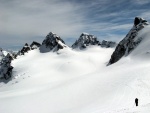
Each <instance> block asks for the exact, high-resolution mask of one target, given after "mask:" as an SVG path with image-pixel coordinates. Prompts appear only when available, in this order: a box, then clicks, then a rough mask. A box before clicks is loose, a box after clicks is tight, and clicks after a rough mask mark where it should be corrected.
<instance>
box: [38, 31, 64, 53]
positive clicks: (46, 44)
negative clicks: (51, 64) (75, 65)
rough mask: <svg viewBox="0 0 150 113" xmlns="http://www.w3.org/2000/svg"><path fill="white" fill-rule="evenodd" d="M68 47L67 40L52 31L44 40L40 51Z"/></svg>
mask: <svg viewBox="0 0 150 113" xmlns="http://www.w3.org/2000/svg"><path fill="white" fill-rule="evenodd" d="M65 47H67V46H66V45H65V42H64V41H63V40H62V39H61V38H60V37H59V36H57V35H56V34H54V33H52V32H50V33H49V34H48V35H47V36H46V38H45V40H44V41H43V42H42V45H41V47H40V52H42V53H43V52H49V51H58V50H59V49H63V48H65Z"/></svg>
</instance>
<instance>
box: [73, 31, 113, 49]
mask: <svg viewBox="0 0 150 113" xmlns="http://www.w3.org/2000/svg"><path fill="white" fill-rule="evenodd" d="M89 45H98V46H101V47H106V48H109V47H115V45H116V43H115V42H112V41H105V40H103V41H102V42H100V41H98V40H97V37H96V36H94V35H90V34H88V33H82V34H81V35H80V37H79V39H78V40H76V42H75V43H74V44H73V45H72V48H73V49H76V48H79V49H84V48H86V47H87V46H89Z"/></svg>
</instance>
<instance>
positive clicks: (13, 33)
mask: <svg viewBox="0 0 150 113" xmlns="http://www.w3.org/2000/svg"><path fill="white" fill-rule="evenodd" d="M149 5H150V4H149V2H148V0H143V1H139V0H115V1H113V2H112V0H92V1H91V0H0V14H1V15H0V26H1V27H0V39H1V41H0V45H1V46H3V45H13V44H14V45H15V44H16V45H19V44H24V43H25V42H29V43H30V42H32V41H33V40H36V41H39V42H42V40H43V39H44V38H45V36H46V35H47V34H48V33H49V32H50V31H53V32H55V33H56V34H58V35H60V36H61V37H62V38H63V39H64V40H65V41H68V40H69V41H72V42H69V41H68V42H69V43H73V41H74V40H76V39H77V38H78V37H79V36H80V34H81V33H82V32H88V33H90V34H94V35H96V36H97V37H98V38H99V39H100V40H102V39H107V40H108V39H111V40H116V41H119V40H121V39H122V38H123V36H125V35H126V34H127V33H128V31H129V30H130V29H131V27H132V26H133V21H134V17H136V16H141V17H144V18H145V19H150V18H149V17H150V16H149V15H150V14H149V13H148V12H149V10H150V8H149ZM15 40H16V41H15Z"/></svg>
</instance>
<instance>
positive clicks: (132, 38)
mask: <svg viewBox="0 0 150 113" xmlns="http://www.w3.org/2000/svg"><path fill="white" fill-rule="evenodd" d="M147 25H149V23H148V22H147V21H146V20H145V19H143V18H140V17H136V18H135V20H134V25H133V27H132V29H131V30H130V31H129V33H128V34H127V35H126V37H125V38H124V39H123V40H122V41H120V42H119V44H118V45H117V47H116V49H115V51H114V52H113V54H112V55H111V59H110V61H109V64H113V63H115V62H117V61H118V60H120V59H121V57H123V56H127V55H129V54H130V53H131V52H132V51H133V50H134V49H135V48H136V47H137V46H138V45H139V43H140V42H141V41H142V40H143V38H145V37H139V36H137V35H138V34H139V31H141V30H142V29H143V28H144V27H145V26H147Z"/></svg>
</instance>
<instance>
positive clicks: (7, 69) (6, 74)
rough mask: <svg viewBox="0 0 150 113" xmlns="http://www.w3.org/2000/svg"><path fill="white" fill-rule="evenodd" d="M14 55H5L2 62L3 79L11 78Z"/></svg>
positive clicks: (1, 72)
mask: <svg viewBox="0 0 150 113" xmlns="http://www.w3.org/2000/svg"><path fill="white" fill-rule="evenodd" d="M11 61H12V57H11V56H10V54H9V53H8V54H7V55H6V56H4V57H3V58H2V60H1V62H0V78H1V79H6V80H7V79H9V78H11V75H12V69H13V67H12V66H11Z"/></svg>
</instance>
